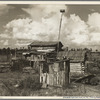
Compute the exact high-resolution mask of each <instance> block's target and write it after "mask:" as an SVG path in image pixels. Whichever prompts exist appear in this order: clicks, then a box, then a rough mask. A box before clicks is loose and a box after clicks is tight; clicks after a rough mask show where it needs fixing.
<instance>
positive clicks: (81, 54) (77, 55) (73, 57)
mask: <svg viewBox="0 0 100 100" xmlns="http://www.w3.org/2000/svg"><path fill="white" fill-rule="evenodd" d="M85 54H86V51H61V52H59V53H58V54H57V57H58V58H60V59H62V58H63V57H67V58H69V59H70V62H83V61H84V60H85Z"/></svg>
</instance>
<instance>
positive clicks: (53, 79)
mask: <svg viewBox="0 0 100 100" xmlns="http://www.w3.org/2000/svg"><path fill="white" fill-rule="evenodd" d="M69 72H70V63H69V60H59V61H55V62H53V63H47V62H45V63H44V64H43V66H40V83H42V86H43V87H47V86H56V87H67V86H68V84H69V82H70V79H69Z"/></svg>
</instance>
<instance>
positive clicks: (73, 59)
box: [57, 50, 87, 76]
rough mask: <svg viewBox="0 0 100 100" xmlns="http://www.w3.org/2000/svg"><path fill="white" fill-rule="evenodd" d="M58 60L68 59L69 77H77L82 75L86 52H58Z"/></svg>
mask: <svg viewBox="0 0 100 100" xmlns="http://www.w3.org/2000/svg"><path fill="white" fill-rule="evenodd" d="M57 58H58V59H63V58H69V59H70V74H71V76H75V75H76V76H77V75H79V74H84V71H85V70H84V69H85V61H86V59H87V57H86V51H84V50H80V51H71V50H70V51H60V52H59V53H58V55H57Z"/></svg>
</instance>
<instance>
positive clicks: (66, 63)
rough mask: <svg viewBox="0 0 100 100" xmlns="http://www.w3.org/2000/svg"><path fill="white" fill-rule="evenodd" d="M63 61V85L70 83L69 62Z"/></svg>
mask: <svg viewBox="0 0 100 100" xmlns="http://www.w3.org/2000/svg"><path fill="white" fill-rule="evenodd" d="M64 63H65V86H68V85H69V83H70V75H69V74H70V62H69V60H67V61H64Z"/></svg>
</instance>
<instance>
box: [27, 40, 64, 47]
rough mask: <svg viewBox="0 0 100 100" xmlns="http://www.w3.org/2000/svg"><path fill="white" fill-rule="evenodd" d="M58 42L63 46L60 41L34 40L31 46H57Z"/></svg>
mask: <svg viewBox="0 0 100 100" xmlns="http://www.w3.org/2000/svg"><path fill="white" fill-rule="evenodd" d="M58 43H59V44H60V45H62V46H63V44H62V43H61V42H60V41H59V42H58V41H34V42H32V43H31V44H30V45H29V46H55V45H57V44H58Z"/></svg>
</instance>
